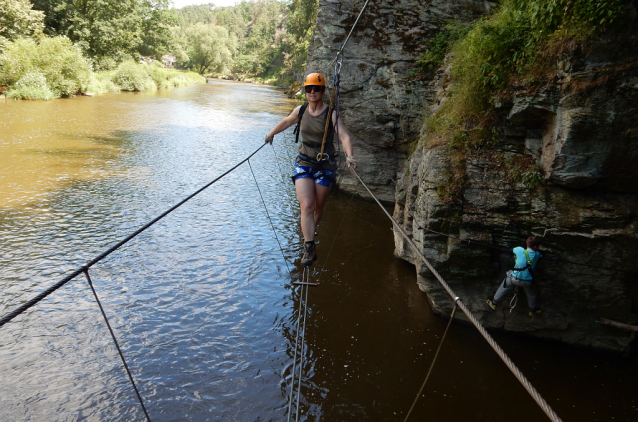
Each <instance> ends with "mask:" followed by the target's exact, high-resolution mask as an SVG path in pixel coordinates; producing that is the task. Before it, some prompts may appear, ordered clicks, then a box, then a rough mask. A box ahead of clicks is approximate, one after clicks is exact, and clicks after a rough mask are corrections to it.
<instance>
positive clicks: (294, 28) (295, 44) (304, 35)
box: [284, 0, 319, 72]
mask: <svg viewBox="0 0 638 422" xmlns="http://www.w3.org/2000/svg"><path fill="white" fill-rule="evenodd" d="M318 10H319V0H292V3H291V4H290V13H288V17H287V19H286V30H287V36H286V39H285V40H284V44H285V45H286V47H287V48H286V50H287V54H286V56H287V57H286V59H287V60H286V62H287V66H289V68H290V69H291V70H292V71H293V72H303V71H304V70H305V67H306V59H307V57H308V48H309V46H310V39H311V38H312V34H313V32H314V30H315V24H316V22H317V11H318Z"/></svg>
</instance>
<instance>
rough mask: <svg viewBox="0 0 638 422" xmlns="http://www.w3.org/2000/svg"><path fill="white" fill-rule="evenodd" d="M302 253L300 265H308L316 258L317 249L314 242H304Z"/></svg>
mask: <svg viewBox="0 0 638 422" xmlns="http://www.w3.org/2000/svg"><path fill="white" fill-rule="evenodd" d="M303 247H304V254H303V257H302V258H301V265H304V266H306V267H309V266H311V265H312V263H313V262H315V261H316V260H317V250H316V247H315V242H312V243H309V242H307V243H304V245H303Z"/></svg>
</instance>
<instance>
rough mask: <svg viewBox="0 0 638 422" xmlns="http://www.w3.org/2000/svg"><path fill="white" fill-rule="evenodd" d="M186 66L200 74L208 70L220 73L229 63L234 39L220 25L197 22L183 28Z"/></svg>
mask: <svg viewBox="0 0 638 422" xmlns="http://www.w3.org/2000/svg"><path fill="white" fill-rule="evenodd" d="M185 39H186V46H185V51H186V54H187V55H188V63H187V64H188V65H189V66H188V67H190V68H192V69H193V70H195V71H196V72H198V73H199V74H200V75H203V74H205V73H209V72H216V73H222V72H223V71H224V70H225V68H226V66H227V65H228V64H229V62H230V60H231V57H232V53H231V52H232V51H233V50H234V47H235V46H234V40H233V38H231V37H229V35H228V30H227V29H226V28H223V27H221V26H217V25H212V24H208V25H206V24H203V23H197V24H195V25H193V26H191V27H188V28H187V29H186V30H185Z"/></svg>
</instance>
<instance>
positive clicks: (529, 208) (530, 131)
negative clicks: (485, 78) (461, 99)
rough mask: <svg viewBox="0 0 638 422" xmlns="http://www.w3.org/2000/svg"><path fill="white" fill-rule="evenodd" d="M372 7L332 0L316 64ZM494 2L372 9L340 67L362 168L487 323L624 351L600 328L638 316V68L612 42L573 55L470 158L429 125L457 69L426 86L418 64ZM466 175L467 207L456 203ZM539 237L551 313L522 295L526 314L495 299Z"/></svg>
mask: <svg viewBox="0 0 638 422" xmlns="http://www.w3.org/2000/svg"><path fill="white" fill-rule="evenodd" d="M364 3H365V0H320V2H319V14H318V20H317V25H316V30H315V36H314V37H313V40H312V42H311V47H310V53H309V59H308V66H307V71H308V72H311V71H320V72H323V73H324V74H325V75H326V76H328V77H329V78H331V77H332V75H333V72H334V67H333V66H334V63H331V62H332V61H333V59H335V56H336V54H337V51H338V50H339V47H340V46H341V45H342V43H343V42H344V40H345V38H346V36H347V34H348V32H349V31H350V29H351V28H352V25H353V24H354V22H355V20H356V18H357V15H358V13H359V11H360V10H361V7H362V6H363V4H364ZM489 7H490V3H488V2H484V1H470V0H467V1H461V0H453V1H442V0H432V1H428V2H424V1H421V0H389V1H384V2H370V3H369V5H368V9H367V10H366V12H365V13H364V14H363V15H362V17H361V20H360V21H359V23H358V25H357V28H355V30H354V32H353V34H352V38H351V39H350V41H349V42H348V44H347V47H346V48H345V50H344V53H345V54H344V64H343V68H342V71H341V117H342V118H343V119H344V121H345V123H346V125H347V126H348V128H349V130H350V132H351V134H352V135H353V139H354V143H355V151H356V152H355V155H356V156H357V159H358V161H359V164H360V166H359V169H358V172H359V174H360V175H362V178H363V179H364V180H365V181H366V183H367V184H369V185H370V186H371V187H372V189H373V190H374V191H375V193H376V194H377V195H378V196H379V197H380V198H381V199H382V200H385V201H394V202H395V212H394V216H395V218H396V219H397V221H399V222H400V224H402V225H403V227H404V228H405V229H406V231H407V232H408V233H409V235H410V236H411V237H412V239H413V240H414V242H415V243H416V244H417V246H418V247H419V249H420V251H421V252H422V253H423V254H424V255H425V256H426V257H427V258H428V259H429V260H430V262H431V263H432V264H433V265H434V267H435V268H436V269H437V271H438V272H439V273H440V274H441V275H442V276H443V277H444V278H445V279H446V281H448V282H449V283H450V284H451V286H452V288H453V289H454V290H455V291H456V293H457V294H458V295H459V296H461V297H462V298H463V300H464V302H465V303H466V305H467V306H468V307H469V308H470V309H471V310H472V311H473V312H474V313H475V315H477V316H478V317H479V318H480V319H481V320H482V322H483V323H485V324H486V325H487V326H489V327H495V328H501V329H505V330H511V331H518V332H526V333H528V334H529V335H533V336H539V337H545V338H553V339H557V340H560V341H563V342H567V343H572V344H578V345H584V346H590V347H595V348H601V349H609V350H619V351H626V350H628V349H629V348H630V346H631V344H632V341H633V339H634V338H633V337H632V334H630V332H629V331H623V330H621V329H619V328H617V327H612V326H608V325H602V324H599V323H598V322H597V321H598V320H599V318H607V319H610V320H614V321H618V322H621V323H628V324H637V323H638V259H636V258H635V256H636V255H638V235H637V233H638V218H637V217H638V216H637V214H638V182H636V180H638V166H636V165H635V164H634V163H635V162H636V161H637V160H638V67H636V66H635V64H632V63H631V60H629V61H626V62H625V64H624V65H622V66H621V65H619V64H618V63H615V62H614V60H613V58H611V57H607V56H606V54H607V52H608V51H610V50H611V49H607V48H605V46H604V45H603V44H601V45H600V46H597V47H596V48H592V49H591V50H590V53H589V55H587V56H585V57H579V58H576V57H565V58H563V59H562V60H560V61H559V62H558V63H557V66H556V78H555V82H554V83H552V84H550V85H549V86H547V87H546V88H545V89H543V90H541V91H540V92H535V93H526V92H519V93H515V94H514V95H513V96H512V100H511V101H509V102H507V103H503V104H501V105H500V108H499V113H500V116H501V120H502V125H501V131H500V135H499V139H498V140H499V143H498V146H497V147H496V148H494V149H493V150H490V151H487V152H486V153H482V154H473V155H472V154H471V155H463V156H459V152H458V151H455V150H454V149H451V148H449V147H448V146H447V145H445V144H437V143H436V142H431V143H429V144H428V141H427V134H428V127H427V125H425V123H424V122H425V121H426V117H427V116H428V115H431V114H432V113H434V112H435V111H436V110H437V109H438V108H439V107H440V106H441V104H442V103H443V102H445V101H446V98H448V93H449V88H450V87H449V81H450V79H449V71H448V70H446V68H442V69H440V70H439V72H438V73H437V75H436V77H435V78H434V80H433V81H431V82H428V81H418V80H414V78H413V72H414V69H415V62H416V60H417V59H418V57H419V56H420V55H421V53H422V52H423V51H424V50H425V48H426V45H427V44H426V42H425V41H426V40H427V39H428V38H429V37H431V36H432V35H433V34H435V33H436V32H437V31H439V30H440V28H441V27H442V26H443V25H445V24H447V23H448V22H449V21H450V20H467V21H469V20H472V19H474V18H476V17H478V16H480V15H481V14H483V13H485V12H486V11H487V10H488V9H489ZM633 42H634V43H635V41H633ZM344 173H345V174H347V172H344ZM459 173H462V175H463V178H462V189H461V190H460V191H459V192H460V194H459V196H458V198H457V199H458V200H457V201H452V202H451V203H450V201H447V202H446V200H447V199H448V198H446V195H445V192H446V190H449V188H450V185H451V183H453V182H454V180H457V179H458V177H457V178H456V179H455V177H454V176H455V174H456V176H458V174H459ZM354 185H355V180H354V179H352V178H348V177H346V178H345V179H344V180H343V182H342V187H343V188H345V189H347V190H353V189H354ZM530 234H534V235H538V236H542V237H543V239H544V243H543V246H542V251H543V254H544V256H545V259H544V260H543V262H542V263H541V265H540V266H539V269H538V271H537V278H538V281H537V287H538V289H539V291H540V305H541V307H542V309H543V312H542V314H541V315H538V316H534V317H533V318H530V317H529V316H528V315H527V306H526V303H525V297H524V294H522V293H521V297H520V300H519V302H518V306H517V308H516V309H515V310H514V311H513V312H511V313H510V312H509V310H508V309H503V307H501V308H499V309H497V310H496V311H491V310H490V309H489V308H488V307H487V306H486V304H485V303H484V301H483V299H484V298H485V297H486V296H490V295H493V293H494V292H495V290H496V287H497V284H498V282H499V281H500V280H502V279H503V276H504V274H505V272H506V270H508V269H510V268H511V267H512V254H511V252H510V251H511V248H513V247H514V246H520V245H522V243H523V242H524V239H525V238H526V237H527V236H528V235H530ZM448 235H452V236H453V237H449V236H448ZM468 241H471V243H469V244H468ZM395 246H396V250H395V254H396V255H397V256H398V257H401V258H403V259H406V260H408V261H410V262H412V263H414V264H415V266H416V268H417V279H418V283H419V286H420V287H421V289H422V290H423V291H424V292H426V295H427V298H428V299H429V300H430V302H431V304H432V306H433V308H434V309H435V311H437V312H441V313H443V314H446V315H447V314H449V313H450V312H451V307H452V301H451V299H450V298H449V296H448V294H447V293H446V292H445V291H444V290H443V288H442V287H441V286H440V285H439V283H438V282H437V281H436V280H435V279H434V278H433V277H432V275H431V274H430V272H429V271H428V270H427V268H425V267H424V266H423V265H422V264H421V261H420V259H417V258H416V257H415V254H414V253H413V251H412V250H411V249H410V247H409V246H408V245H407V244H406V242H405V241H404V240H403V238H402V237H401V236H400V235H399V234H398V233H396V235H395ZM457 315H459V313H457ZM459 318H463V316H462V315H461V316H460V317H459Z"/></svg>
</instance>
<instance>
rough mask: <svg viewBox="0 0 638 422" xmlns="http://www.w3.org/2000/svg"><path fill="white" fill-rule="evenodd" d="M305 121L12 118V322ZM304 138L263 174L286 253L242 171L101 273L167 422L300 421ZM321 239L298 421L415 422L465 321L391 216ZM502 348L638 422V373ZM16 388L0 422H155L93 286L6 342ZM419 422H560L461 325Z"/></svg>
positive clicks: (157, 113)
mask: <svg viewBox="0 0 638 422" xmlns="http://www.w3.org/2000/svg"><path fill="white" fill-rule="evenodd" d="M293 105H294V103H293V102H291V101H289V100H287V99H285V98H284V96H283V95H281V94H280V93H279V92H278V91H276V90H273V89H271V88H268V87H260V86H253V85H244V84H234V83H227V82H213V83H209V84H207V85H204V86H193V87H187V88H181V89H175V90H170V91H159V92H151V93H138V94H133V93H122V94H107V95H103V96H97V97H93V98H74V99H68V100H54V101H48V102H15V101H2V100H0V251H1V252H2V254H1V256H0V283H1V286H2V288H1V289H2V290H1V293H0V315H4V314H6V313H7V312H8V311H10V310H12V309H13V308H15V307H16V306H17V305H19V304H20V303H21V302H23V301H25V300H28V299H29V298H31V297H33V296H34V295H35V294H37V292H40V291H42V290H44V289H46V288H47V287H49V286H50V285H52V284H54V283H55V282H56V281H58V280H60V279H61V278H62V277H63V276H64V274H65V273H68V272H70V271H71V270H73V269H75V268H77V267H78V266H80V265H82V264H84V263H85V262H86V261H88V260H89V259H91V258H92V257H94V256H95V255H97V254H98V253H99V252H101V251H103V250H105V249H106V248H107V247H108V246H110V245H112V244H113V243H115V242H116V241H118V240H120V239H122V238H123V237H124V236H126V235H127V234H128V233H130V232H132V231H133V230H134V229H136V228H138V227H140V226H141V225H143V224H145V223H146V222H147V221H149V220H150V219H152V218H154V217H155V216H157V215H159V214H160V213H161V212H163V211H164V210H166V209H167V208H169V207H170V206H172V205H173V204H175V203H177V202H178V201H179V200H181V199H183V198H184V197H185V196H187V195H188V194H190V193H191V192H193V191H195V190H196V189H198V188H199V187H201V186H203V185H204V184H206V183H208V182H209V181H211V180H213V179H214V178H215V177H217V176H218V175H220V174H221V173H223V172H224V171H225V170H226V169H228V168H230V167H231V166H233V165H234V164H236V163H237V162H239V161H240V160H242V159H243V158H244V157H246V156H247V155H249V154H250V153H251V152H253V151H254V150H255V149H257V148H258V147H259V146H260V145H261V142H262V139H263V135H264V133H265V132H266V131H267V130H268V129H269V128H270V127H272V126H273V125H274V124H275V123H276V122H277V121H278V120H279V119H280V118H281V117H282V116H284V115H285V114H286V113H288V112H289V111H290V109H291V108H292V106H293ZM284 138H285V139H284ZM291 138H292V136H290V134H288V135H287V136H285V137H278V138H277V139H276V141H275V146H274V148H270V147H268V148H265V149H263V150H262V151H260V152H259V153H258V154H257V155H256V156H255V157H254V158H253V159H251V166H252V168H253V170H254V172H255V174H256V175H257V179H258V182H259V187H260V189H261V192H262V194H263V195H264V200H265V202H266V204H267V206H268V211H269V214H270V216H271V218H272V221H273V223H274V226H275V227H276V229H277V235H278V237H279V240H280V242H281V244H282V247H283V251H280V250H279V245H278V243H277V241H276V239H275V236H274V234H273V232H272V229H271V227H270V223H269V221H268V218H267V216H266V213H265V211H264V207H263V205H262V203H261V198H260V196H259V193H258V191H257V189H256V186H255V181H254V180H253V177H252V174H251V172H250V168H249V167H248V166H246V165H243V166H242V167H240V168H239V169H237V170H236V171H235V172H233V173H231V174H230V175H229V176H227V177H226V178H224V179H222V181H220V182H219V183H217V184H215V185H213V186H212V187H210V188H209V189H208V190H206V191H205V192H203V193H202V194H201V195H199V196H198V197H196V198H195V199H193V200H192V201H190V202H188V203H187V204H185V205H184V206H183V207H181V208H180V209H178V210H177V211H175V212H174V213H173V214H171V215H169V216H168V217H166V218H165V219H163V220H162V221H160V222H159V223H158V224H157V225H156V226H154V227H152V228H151V229H149V230H148V231H147V232H145V233H144V234H142V235H141V236H139V237H138V238H136V239H135V240H134V241H132V242H131V243H129V244H127V245H126V246H125V247H124V248H122V249H121V250H120V251H118V252H115V253H114V254H112V255H110V256H109V257H108V258H107V259H106V260H105V261H103V262H101V263H100V264H98V265H97V266H95V267H94V268H93V270H92V278H93V281H94V284H95V285H96V288H97V290H98V293H99V294H100V296H101V299H102V301H103V305H104V307H105V309H106V312H107V314H108V315H109V318H110V321H111V324H112V326H113V327H114V330H115V332H116V335H117V336H118V339H119V341H120V343H121V345H122V348H123V351H124V354H125V356H126V357H127V360H128V363H129V366H130V368H131V371H132V373H133V375H134V377H135V379H136V381H137V383H138V387H139V389H140V393H141V395H142V397H143V398H144V400H145V404H146V406H147V409H148V411H149V415H150V417H151V419H152V420H154V421H185V420H188V421H205V420H211V421H214V420H219V421H281V420H286V419H287V408H288V398H289V395H290V381H291V370H292V368H291V367H292V355H293V347H294V342H295V339H294V332H295V326H296V325H295V324H296V318H297V305H298V300H299V292H298V287H292V286H291V284H290V280H291V277H292V279H294V280H298V279H299V278H300V276H301V275H300V267H299V266H298V265H297V261H298V257H299V254H300V246H301V245H300V231H299V228H298V224H297V219H298V210H297V204H296V198H295V194H294V189H293V186H292V184H291V183H290V180H289V177H288V172H289V171H290V169H291V163H292V159H293V157H294V155H295V152H294V150H295V145H294V143H292V140H291ZM339 228H340V230H338V229H339ZM318 240H319V245H318V252H319V261H318V263H317V264H316V265H315V266H314V268H313V272H312V276H311V278H312V280H313V281H318V282H320V286H318V287H316V288H312V289H311V290H310V293H309V302H308V326H307V329H306V337H305V340H306V347H307V348H306V352H305V353H306V354H305V356H306V364H305V366H304V374H305V378H304V382H303V384H302V399H301V401H300V407H301V412H300V413H301V417H300V420H307V421H320V420H321V421H361V420H370V421H402V420H403V419H404V417H405V415H406V412H407V411H408V409H409V408H410V405H411V404H412V401H413V400H414V397H415V395H416V393H417V391H418V390H419V388H420V386H421V383H422V382H423V380H424V378H425V374H426V373H427V369H428V367H429V364H430V362H431V360H432V358H433V356H434V352H435V351H436V348H437V346H438V343H439V339H440V336H441V335H442V333H443V330H444V328H445V324H446V321H444V320H442V319H440V318H438V317H436V316H434V315H432V314H431V312H430V309H429V307H428V304H427V302H426V300H425V297H424V295H423V294H422V293H421V292H420V291H419V290H418V288H417V287H416V284H415V277H414V269H413V268H412V267H411V266H410V265H408V264H406V263H405V262H402V261H399V260H396V259H394V258H393V256H392V250H393V245H392V232H391V226H390V223H389V222H388V221H387V220H386V217H385V216H384V215H383V214H382V213H381V211H380V210H379V209H378V208H377V206H376V205H375V204H373V203H370V202H365V201H361V200H358V199H351V195H349V194H345V193H338V192H337V193H335V194H334V195H333V196H332V197H331V199H330V201H329V203H328V206H327V210H326V218H325V220H324V222H323V223H322V225H321V227H320V234H319V237H318ZM288 268H289V269H290V271H291V273H289V270H288ZM497 340H498V341H499V342H500V343H501V344H502V346H503V348H504V349H505V350H506V352H508V353H509V354H510V356H511V357H512V359H513V360H514V362H515V363H516V364H517V365H518V366H519V367H520V369H521V370H522V371H523V373H524V374H525V375H526V376H527V377H528V378H529V379H530V381H531V382H532V383H533V384H534V385H535V387H536V388H537V389H538V391H539V392H540V393H541V395H543V397H544V398H545V399H546V400H547V401H548V402H549V403H550V404H551V405H552V406H553V408H554V410H556V412H557V413H558V414H559V415H560V416H561V417H562V418H563V420H565V421H571V420H578V421H610V420H614V421H634V420H638V398H637V395H636V392H637V391H638V370H637V369H636V363H635V361H632V360H626V359H623V358H620V357H618V356H615V355H610V354H605V353H599V352H591V351H584V350H579V349H574V348H571V347H567V346H563V345H558V344H553V343H547V342H542V341H538V340H533V339H523V338H519V337H515V336H507V335H497ZM0 373H2V382H0V420H2V421H23V420H28V421H67V420H68V421H75V420H91V421H97V420H118V421H119V420H143V414H142V411H141V409H140V407H139V404H138V403H137V401H136V398H135V395H134V393H133V390H132V388H131V386H130V384H129V382H128V379H127V378H126V375H125V373H124V370H123V368H122V366H121V363H120V361H119V358H118V356H117V353H116V351H115V349H114V347H113V345H112V342H111V340H110V337H109V335H108V331H107V330H106V327H105V325H104V322H103V321H102V319H101V316H100V314H99V309H98V308H97V305H96V304H95V302H94V300H93V298H92V295H91V292H90V290H89V289H88V286H87V285H86V281H85V280H84V279H80V278H78V279H76V280H74V281H72V282H70V283H68V284H67V285H66V286H64V287H63V288H61V289H60V290H58V291H57V292H56V293H54V294H53V295H51V296H50V297H49V298H47V299H45V300H44V301H43V302H41V303H40V304H38V305H37V306H36V307H34V308H32V309H31V310H29V311H28V312H27V313H26V314H24V315H22V316H20V317H18V318H16V319H15V320H14V321H13V322H11V323H9V324H7V325H6V326H4V327H2V328H0ZM410 420H431V421H465V420H477V421H510V420H518V421H539V420H546V418H545V416H544V414H543V413H542V411H541V410H540V409H539V408H538V406H537V405H536V404H535V403H534V402H533V400H532V399H531V398H530V397H529V396H528V395H527V393H526V392H525V390H524V389H523V388H522V387H521V386H520V385H519V384H518V382H517V381H516V379H515V378H514V377H513V376H512V375H511V374H510V373H509V371H508V370H507V369H506V367H505V366H504V365H503V364H502V363H501V362H500V360H499V359H498V357H497V356H496V355H495V354H494V353H493V352H492V350H491V349H490V348H489V346H488V345H487V344H486V343H485V341H484V340H483V339H482V338H481V337H480V335H479V334H478V333H477V332H476V331H475V330H474V329H473V328H472V327H467V326H463V325H458V324H455V325H453V326H452V328H451V330H450V332H449V333H448V337H447V339H446V342H445V344H444V345H443V348H442V351H441V355H440V356H439V359H438V361H437V364H436V366H435V368H434V371H433V374H432V376H431V377H430V380H429V381H428V384H427V385H426V387H425V390H424V393H423V396H422V397H421V398H420V400H419V402H418V404H417V406H416V409H415V411H414V413H413V415H412V417H411V418H410Z"/></svg>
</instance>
